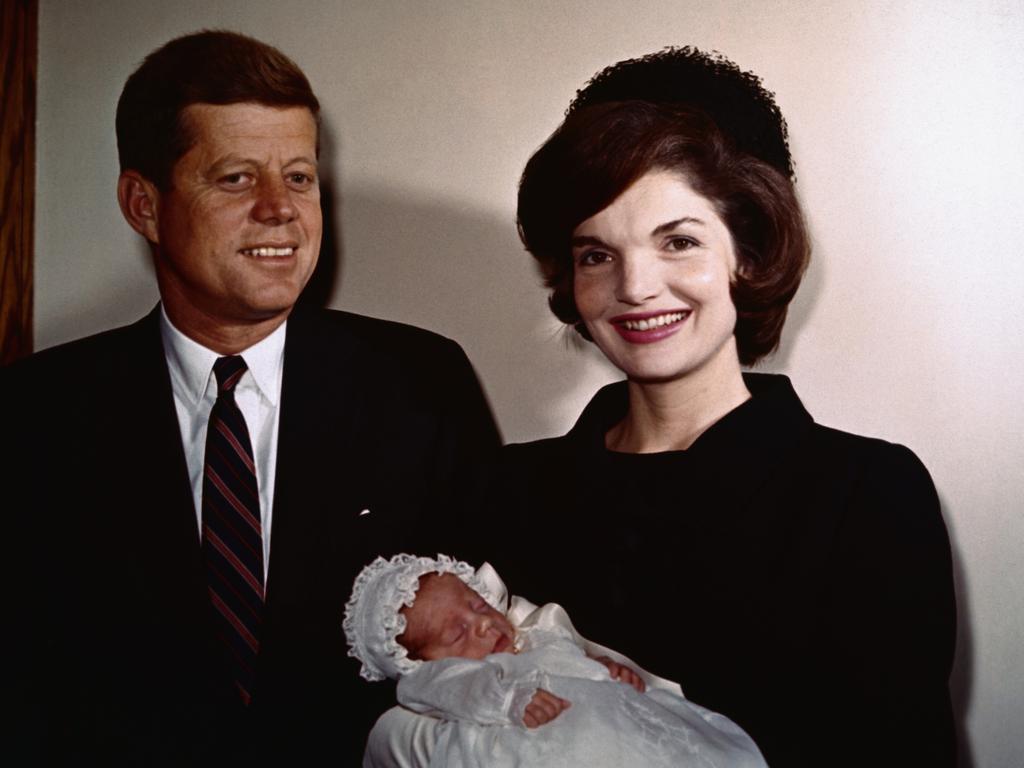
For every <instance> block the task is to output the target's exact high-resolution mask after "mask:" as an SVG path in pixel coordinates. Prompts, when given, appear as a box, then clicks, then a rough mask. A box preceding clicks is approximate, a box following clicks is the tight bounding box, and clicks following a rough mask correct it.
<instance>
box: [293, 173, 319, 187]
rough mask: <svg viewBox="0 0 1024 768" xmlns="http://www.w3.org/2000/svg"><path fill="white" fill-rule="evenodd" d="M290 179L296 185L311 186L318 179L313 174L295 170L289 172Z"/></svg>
mask: <svg viewBox="0 0 1024 768" xmlns="http://www.w3.org/2000/svg"><path fill="white" fill-rule="evenodd" d="M288 181H289V183H291V184H293V185H294V186H296V187H311V186H312V185H313V183H314V182H315V181H316V179H315V178H314V177H313V176H312V175H311V174H308V173H301V172H295V173H289V174H288Z"/></svg>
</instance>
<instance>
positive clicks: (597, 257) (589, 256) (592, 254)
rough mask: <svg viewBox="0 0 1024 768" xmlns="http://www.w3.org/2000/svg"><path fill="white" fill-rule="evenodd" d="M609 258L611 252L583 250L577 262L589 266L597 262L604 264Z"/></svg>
mask: <svg viewBox="0 0 1024 768" xmlns="http://www.w3.org/2000/svg"><path fill="white" fill-rule="evenodd" d="M610 259H611V254H609V253H606V252H605V251H585V252H584V253H582V254H580V256H579V259H578V262H579V264H581V265H582V266H585V267H589V266H595V265H597V264H604V263H605V262H606V261H608V260H610Z"/></svg>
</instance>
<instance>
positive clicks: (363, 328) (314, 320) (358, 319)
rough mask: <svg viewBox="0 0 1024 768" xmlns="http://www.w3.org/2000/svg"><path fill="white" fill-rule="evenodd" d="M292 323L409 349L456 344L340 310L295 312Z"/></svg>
mask: <svg viewBox="0 0 1024 768" xmlns="http://www.w3.org/2000/svg"><path fill="white" fill-rule="evenodd" d="M294 320H295V322H296V323H297V324H299V327H300V328H303V329H305V328H309V329H314V328H315V329H318V330H319V331H320V332H323V333H336V334H340V335H347V336H350V337H351V338H353V339H354V340H356V341H365V342H372V343H380V342H391V343H398V344H403V345H405V346H409V347H419V346H425V347H435V348H436V347H444V346H452V345H454V344H455V342H454V341H452V340H451V339H449V338H446V337H445V336H442V335H441V334H439V333H435V332H434V331H429V330H427V329H426V328H420V327H418V326H415V325H409V324H407V323H400V322H397V321H395V320H384V319H382V318H379V317H370V316H369V315H358V314H356V313H354V312H346V311H344V310H339V309H321V310H314V311H308V310H307V311H304V312H302V313H296V316H295V318H294Z"/></svg>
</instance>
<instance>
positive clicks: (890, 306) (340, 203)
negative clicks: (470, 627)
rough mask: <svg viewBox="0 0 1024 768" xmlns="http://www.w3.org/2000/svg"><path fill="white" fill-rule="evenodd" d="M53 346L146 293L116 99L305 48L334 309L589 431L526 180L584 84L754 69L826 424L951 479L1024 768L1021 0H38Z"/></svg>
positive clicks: (962, 550)
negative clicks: (186, 59)
mask: <svg viewBox="0 0 1024 768" xmlns="http://www.w3.org/2000/svg"><path fill="white" fill-rule="evenodd" d="M41 6H42V8H41V18H40V34H41V39H40V61H39V71H40V83H39V134H38V209H37V217H36V221H37V233H36V238H37V240H36V243H37V245H36V249H37V251H36V252H37V262H36V265H37V273H36V274H37V294H36V324H37V325H36V327H37V344H38V346H40V347H45V346H49V345H52V344H55V343H58V342H61V341H64V340H67V339H71V338H74V337H77V336H80V335H83V334H85V333H89V332H92V331H97V330H100V329H102V328H106V327H109V326H111V325H114V324H119V323H124V322H127V321H130V320H132V319H134V318H136V317H138V316H139V315H141V314H142V313H144V312H145V311H146V310H147V309H148V308H149V307H150V306H152V304H153V302H154V301H155V299H156V292H155V289H154V287H153V281H152V274H151V269H150V268H149V266H148V265H147V263H146V255H145V252H144V250H143V249H142V248H141V246H140V244H139V242H138V241H137V238H135V237H134V236H133V235H132V233H131V232H130V231H129V229H128V227H127V226H126V225H125V224H124V223H123V222H122V221H121V218H120V215H119V213H118V210H117V206H116V203H115V198H114V180H115V178H116V157H115V146H114V134H113V127H112V126H113V113H114V105H115V102H116V99H117V96H118V93H119V89H120V86H121V83H122V82H123V80H124V78H125V77H126V75H127V74H128V73H129V71H130V70H131V69H132V68H133V67H134V65H135V64H136V63H137V62H138V61H139V60H140V59H141V58H142V57H143V56H144V55H145V54H146V53H147V52H148V51H150V50H151V49H152V48H154V47H156V46H157V45H158V44H160V43H161V42H163V41H164V40H166V39H167V38H168V37H170V36H173V35H176V34H179V33H183V32H186V31H191V30H194V29H196V28H199V27H204V26H208V27H228V28H233V29H237V30H241V31H245V32H249V33H251V34H254V35H256V36H258V37H261V38H263V39H266V40H268V41H270V42H273V43H275V44H277V45H279V46H281V47H282V48H283V49H284V50H285V51H286V52H288V53H290V54H291V55H292V56H293V57H294V58H296V59H297V60H298V61H299V63H300V64H301V65H302V66H303V67H304V68H305V69H306V71H307V73H308V74H309V76H310V78H311V80H312V81H313V84H314V87H315V88H316V89H317V91H318V93H319V95H320V97H321V100H322V101H323V104H324V108H325V122H326V130H327V136H326V138H327V142H326V155H325V158H326V165H327V167H326V169H325V170H326V173H327V175H328V177H329V183H330V185H331V189H332V192H333V195H332V196H333V206H332V209H331V210H330V211H328V216H329V218H330V219H331V220H332V221H333V227H334V230H335V240H334V247H333V248H332V249H331V252H330V253H329V254H326V255H325V258H328V259H330V260H331V261H330V263H331V264H332V265H333V266H334V269H335V278H336V281H335V285H334V290H333V298H332V302H331V303H332V304H333V305H335V306H339V307H345V308H349V309H353V310H356V311H360V312H365V313H368V314H373V315H380V316H385V317H390V318H396V319H401V320H406V321H409V322H412V323H416V324H420V325H423V326H426V327H429V328H433V329H436V330H439V331H441V332H442V333H445V334H447V335H450V336H453V337H454V338H456V339H458V340H459V341H460V342H461V343H462V344H463V346H464V347H465V348H466V349H467V351H468V353H469V355H470V357H471V358H472V359H473V361H474V362H475V364H476V366H477V368H478V370H479V373H480V375H481V378H482V379H483V382H484V385H485V387H486V389H487V391H488V394H489V396H490V398H491V401H492V403H493V405H494V409H495V411H496V413H497V416H498V418H499V420H500V422H501V425H502V428H503V430H504V432H505V435H506V437H507V438H508V439H510V440H525V439H530V438H535V437H540V436H545V435H550V434H554V433H558V432H561V431H563V430H565V429H566V428H567V427H568V425H570V424H571V422H572V421H573V419H574V417H575V415H576V414H577V413H578V411H579V410H580V408H581V407H582V405H583V404H584V403H585V401H586V400H587V398H588V397H589V395H590V394H591V393H592V392H593V390H594V389H595V388H596V386H597V385H598V384H599V383H602V382H604V381H607V380H609V379H611V378H613V377H614V372H612V371H609V370H608V368H607V367H606V366H605V365H604V364H603V363H602V362H601V361H600V360H598V359H597V357H596V356H595V355H594V354H593V351H592V350H585V351H583V352H580V351H578V350H577V349H576V348H575V347H574V345H572V344H571V343H569V342H568V340H567V337H566V336H565V335H564V334H563V333H561V332H560V331H559V330H558V325H557V323H556V322H554V321H553V319H552V318H550V317H549V316H548V314H547V311H546V306H545V297H544V295H543V292H542V291H541V290H540V288H539V287H538V284H537V279H536V277H535V276H534V273H533V271H532V266H531V264H530V261H529V258H528V257H527V256H525V255H524V254H523V253H522V251H521V248H520V246H519V244H518V241H517V240H516V236H515V231H514V227H513V220H514V204H515V184H516V180H517V178H518V174H519V172H520V170H521V169H522V167H523V164H524V163H525V161H526V159H527V157H528V156H529V154H530V153H531V152H532V150H533V149H535V148H536V147H537V145H538V144H539V143H540V142H541V141H542V140H543V139H544V138H545V137H546V135H547V134H548V133H549V132H550V131H551V130H552V129H553V128H554V127H555V125H556V124H557V122H558V120H559V117H560V115H561V114H562V111H563V110H564V108H565V106H566V104H567V103H568V101H569V99H570V98H571V96H572V95H573V93H574V91H575V89H576V88H577V87H579V86H581V85H582V84H583V82H584V81H585V80H586V78H587V77H588V76H590V75H591V74H592V73H593V72H595V71H596V70H597V69H599V68H600V67H601V66H603V65H605V64H608V63H610V62H612V61H615V60H618V59H620V58H624V57H627V56H632V55H638V54H642V53H646V52H648V51H652V50H655V49H658V48H660V47H662V46H665V45H668V44H683V43H693V44H697V45H698V46H700V47H705V48H714V49H718V50H721V51H723V52H725V53H726V54H728V55H729V56H731V57H732V58H733V59H735V60H736V61H737V62H738V63H739V64H740V65H741V66H743V67H745V68H750V69H753V70H755V71H756V72H758V73H760V74H761V75H762V76H763V77H764V79H765V81H766V82H767V83H768V85H769V87H770V88H771V89H773V90H774V91H775V92H776V93H777V96H778V101H779V103H780V105H781V107H782V109H783V111H784V113H785V114H786V115H787V117H788V119H789V125H790V131H791V134H792V145H793V148H794V151H795V156H796V161H797V166H798V168H797V171H798V176H799V184H798V186H799V190H800V193H801V195H802V197H803V200H804V203H805V205H806V209H807V211H808V215H809V219H810V223H811V228H812V230H813V234H814V240H815V262H814V265H813V267H812V269H811V271H810V274H809V275H808V277H807V280H806V282H805V284H804V286H803V287H802V289H801V291H800V294H799V295H798V297H797V299H796V304H795V307H794V310H793V313H792V319H791V322H790V324H789V326H788V329H787V333H786V337H785V339H784V348H783V351H782V352H781V353H780V354H779V355H778V356H777V357H776V358H775V360H774V361H773V362H772V363H771V364H770V366H769V367H770V368H772V369H775V370H780V371H784V372H787V373H789V374H791V375H792V376H793V377H794V379H795V381H796V384H797V387H798V389H799V391H800V393H801V395H802V396H803V398H804V400H805V402H806V404H807V406H808V408H809V409H810V410H811V411H812V413H814V414H815V416H816V417H817V418H818V420H819V421H822V422H825V423H828V424H831V425H833V426H837V427H840V428H845V429H849V430H853V431H857V432H861V433H866V434H872V435H878V436H881V437H885V438H888V439H891V440H896V441H900V442H904V443H906V444H908V445H910V446H911V447H913V448H914V449H915V450H916V451H917V452H918V454H919V455H920V456H921V457H922V458H923V459H924V461H925V463H926V464H927V465H928V467H929V468H930V469H931V471H932V474H933V476H934V478H935V481H936V484H937V486H938V488H939V492H940V494H941V497H942V500H943V505H944V511H945V514H946V519H947V522H948V524H949V527H950V531H951V534H952V537H953V542H954V549H955V552H956V556H957V562H958V569H959V570H958V579H959V589H960V595H961V615H962V630H961V638H960V641H961V642H960V651H959V658H958V666H957V672H956V675H955V677H956V694H957V704H958V710H959V713H960V716H961V718H962V720H963V722H964V724H965V728H966V732H967V736H968V742H967V743H968V745H969V752H970V753H971V755H973V760H971V759H970V757H971V755H968V758H969V759H968V760H966V761H965V763H964V764H965V765H972V764H973V765H977V766H1010V765H1024V740H1022V739H1021V737H1020V735H1019V733H1020V722H1019V719H1020V713H1021V712H1022V711H1024V644H1022V643H1021V641H1020V638H1021V637H1024V598H1022V588H1024V515H1021V510H1022V507H1024V504H1022V501H1021V499H1022V497H1024V470H1022V468H1021V464H1022V459H1024V417H1022V416H1021V412H1022V409H1021V406H1020V402H1019V400H1020V392H1021V385H1020V382H1021V380H1022V378H1024V341H1022V338H1024V334H1022V331H1024V300H1022V299H1024V297H1022V292H1024V253H1022V250H1024V248H1022V246H1021V243H1024V215H1022V214H1021V211H1022V210H1024V193H1022V191H1021V186H1022V182H1021V179H1024V150H1022V142H1021V138H1020V137H1021V130H1022V126H1024V99H1022V97H1021V94H1022V93H1024V53H1022V52H1021V41H1022V40H1024V8H1022V6H1021V5H1020V4H1019V3H1017V2H1011V1H1010V0H1002V1H997V0H987V1H983V0H975V1H974V2H972V3H961V2H952V1H950V0H943V1H942V2H926V0H920V1H918V2H914V1H907V2H882V1H881V0H879V1H877V2H862V1H859V0H857V1H855V0H849V1H848V2H810V1H808V2H785V3H771V4H769V3H761V2H755V1H754V0H746V1H745V2H718V3H715V4H710V3H706V2H695V1H692V0H689V1H688V0H664V1H662V2H657V1H655V0H650V1H648V2H635V3H634V2H629V3H627V2H621V0H605V1H603V2H562V3H551V2H540V1H539V0H528V1H525V2H524V1H521V2H517V3H505V2H468V1H466V2H456V1H455V0H450V1H449V2H413V1H412V0H410V1H409V2H384V1H381V0H376V1H374V2H371V1H370V0H366V1H365V2H298V1H297V0H296V1H294V2H285V3H281V2H252V1H251V0H236V1H234V2H232V1H228V0H222V1H221V2H211V1H210V0H202V1H194V0H176V2H173V3H169V2H164V1H163V0H160V1H157V0H130V1H129V0H124V1H123V2H122V1H115V0H105V1H104V2H74V3H72V2H58V0H43V2H42V3H41Z"/></svg>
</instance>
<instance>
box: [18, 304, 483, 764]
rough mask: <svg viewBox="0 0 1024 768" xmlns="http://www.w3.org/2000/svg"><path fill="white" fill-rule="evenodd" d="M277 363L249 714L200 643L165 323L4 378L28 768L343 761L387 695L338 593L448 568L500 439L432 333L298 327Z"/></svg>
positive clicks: (107, 336) (364, 321) (204, 641)
mask: <svg viewBox="0 0 1024 768" xmlns="http://www.w3.org/2000/svg"><path fill="white" fill-rule="evenodd" d="M284 366H285V367H284V376H283V386H282V396H281V403H280V408H281V412H280V430H279V442H278V450H277V470H276V471H277V480H276V490H275V499H274V522H273V530H272V537H271V555H270V567H269V574H268V581H267V596H266V614H265V618H264V630H263V636H262V642H261V650H260V656H259V662H258V671H257V682H256V691H255V697H254V702H253V705H252V706H251V707H250V708H249V710H244V709H243V708H242V707H241V706H240V704H239V702H238V701H237V697H236V696H235V694H234V693H233V692H232V690H231V685H230V683H229V681H228V680H227V677H226V673H225V672H224V670H223V668H222V665H221V662H220V656H219V654H220V652H221V651H220V648H219V647H218V645H217V643H216V641H215V640H214V639H213V637H212V632H211V631H210V624H209V613H208V611H209V607H208V598H207V595H206V587H205V582H204V572H203V564H202V559H201V552H200V545H199V537H198V532H197V529H196V514H195V510H194V505H193V501H192V495H191V489H190V486H189V482H188V477H187V471H186V465H185V459H184V453H183V450H182V446H181V438H180V432H179V427H178V423H177V419H176V416H175V411H174V405H173V400H172V395H171V389H170V381H169V375H168V371H167V366H166V363H165V360H164V354H163V349H162V345H161V341H160V334H159V325H158V311H154V312H153V313H151V314H150V315H149V316H148V317H146V318H145V319H143V320H142V321H140V322H138V323H136V324H134V325H131V326H127V327H124V328H119V329H116V330H113V331H109V332H106V333H102V334H99V335H97V336H93V337H90V338H86V339H82V340H80V341H76V342H73V343H71V344H67V345H64V346H61V347H58V348H54V349H50V350H47V351H44V352H42V353H39V354H37V355H35V356H33V357H32V358H30V359H29V360H27V361H24V362H23V363H21V364H18V365H15V366H13V367H12V368H10V369H6V370H4V371H2V372H0V374H2V375H0V396H2V398H3V399H2V402H3V408H4V422H5V423H6V425H7V427H8V428H7V429H5V433H6V434H5V436H4V439H3V443H4V452H5V456H4V464H3V466H4V470H5V471H4V475H3V484H4V487H5V491H4V498H5V499H6V500H9V501H12V502H13V503H12V504H11V505H10V506H7V505H6V504H5V506H7V509H8V514H6V515H5V518H6V519H7V520H8V521H10V524H11V530H12V533H13V534H14V535H12V536H10V537H9V538H8V540H7V542H6V543H5V546H4V549H5V550H6V552H5V555H6V557H5V565H6V567H7V568H8V569H9V575H10V578H13V579H15V583H17V585H18V588H17V589H16V590H13V592H14V593H16V594H15V597H14V598H13V599H12V600H11V601H9V602H10V604H9V610H8V611H7V612H6V613H7V619H8V620H9V623H10V624H11V627H10V632H9V637H14V638H15V639H16V641H17V645H18V648H19V651H20V653H18V654H16V655H14V656H12V657H11V661H12V662H13V665H12V668H11V669H12V671H13V672H14V673H16V674H14V675H13V678H14V679H15V681H16V684H15V685H14V686H12V687H10V688H9V689H8V698H9V699H14V701H13V702H9V703H13V704H15V706H16V707H17V709H18V711H19V712H20V714H21V720H20V721H18V724H19V728H20V733H19V739H18V741H17V742H15V743H17V744H19V745H21V747H22V748H23V749H24V750H25V751H26V752H27V753H28V755H27V757H26V759H27V760H29V762H31V760H33V759H34V760H37V761H39V762H41V763H46V764H54V763H56V764H62V763H74V764H76V765H81V764H102V765H133V766H142V765H200V764H207V763H213V762H215V761H216V760H226V761H227V762H228V763H231V762H232V761H236V760H237V762H239V764H241V763H247V764H250V765H252V764H268V765H292V764H295V765H299V764H310V763H311V762H313V757H314V756H316V757H319V756H322V755H323V756H328V759H329V760H330V761H331V762H332V763H335V764H339V765H351V764H357V763H358V760H359V757H360V756H361V753H362V744H363V742H364V739H365V734H366V732H367V731H368V729H369V726H370V725H371V724H372V721H373V719H374V717H375V715H376V714H377V713H379V711H381V710H382V709H383V707H384V706H385V705H386V704H387V703H388V702H389V701H392V700H393V699H392V698H391V696H392V692H391V690H390V689H389V688H388V687H387V686H386V685H385V684H379V685H377V686H373V685H371V684H368V683H365V682H363V681H362V680H361V679H360V678H359V677H358V665H357V664H356V663H355V662H354V660H352V659H349V658H347V657H346V644H345V639H344V636H343V633H342V631H341V620H342V610H343V606H344V603H345V601H346V599H347V597H348V592H349V590H350V588H351V585H352V581H353V578H354V577H355V575H356V573H357V572H358V570H359V568H360V567H361V566H362V565H364V564H365V563H367V562H369V561H370V560H372V559H373V557H374V556H375V555H377V554H384V555H390V554H393V553H395V552H398V551H411V552H420V553H431V552H436V551H438V549H444V547H445V538H446V535H447V525H448V521H449V520H450V519H452V514H451V513H452V512H453V511H454V510H455V509H457V508H459V507H460V506H461V505H463V504H466V503H469V499H470V498H471V496H472V491H473V489H475V488H476V487H477V484H478V479H479V473H478V468H479V467H480V466H481V464H482V463H483V462H485V461H486V460H487V459H488V457H489V455H490V453H491V452H492V451H493V450H495V449H496V448H497V446H498V435H497V431H496V428H495V426H494V422H493V420H492V417H491V415H490V412H489V409H488V407H487V405H486V403H485V400H484V397H483V394H482V392H481V389H480V386H479V384H478V382H477V379H476V377H475V375H474V374H473V371H472V369H471V367H470V365H469V363H468V361H467V360H466V358H465V355H464V354H463V353H462V350H461V349H460V348H459V347H458V345H456V344H455V343H454V342H451V341H449V340H447V339H443V338H441V337H439V336H437V335H435V334H432V333H429V332H427V331H423V330H419V329H415V328H411V327H408V326H403V325H399V324H396V323H389V322H385V321H380V320H374V319H370V318H365V317H359V316H356V315H351V314H347V313H341V312H328V311H308V312H305V313H300V311H299V310H296V313H294V314H293V316H292V317H291V318H290V320H289V323H288V329H287V339H286V344H285V360H284ZM364 509H369V510H370V514H366V515H360V514H359V513H360V512H361V511H362V510H364ZM5 524H7V523H5ZM8 754H10V752H8ZM15 754H16V752H15ZM18 764H24V763H20V762H19V763H18Z"/></svg>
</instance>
